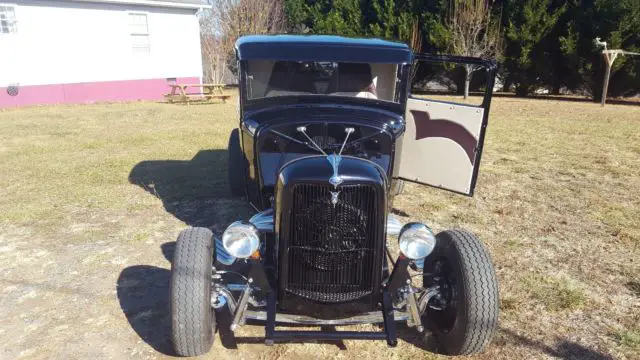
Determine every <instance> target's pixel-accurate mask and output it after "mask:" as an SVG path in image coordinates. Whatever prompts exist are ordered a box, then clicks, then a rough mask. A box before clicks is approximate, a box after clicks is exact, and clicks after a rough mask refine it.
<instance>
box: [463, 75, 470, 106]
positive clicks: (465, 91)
mask: <svg viewBox="0 0 640 360" xmlns="http://www.w3.org/2000/svg"><path fill="white" fill-rule="evenodd" d="M470 82H471V79H469V77H466V78H465V79H464V99H465V100H467V98H468V97H469V83H470Z"/></svg>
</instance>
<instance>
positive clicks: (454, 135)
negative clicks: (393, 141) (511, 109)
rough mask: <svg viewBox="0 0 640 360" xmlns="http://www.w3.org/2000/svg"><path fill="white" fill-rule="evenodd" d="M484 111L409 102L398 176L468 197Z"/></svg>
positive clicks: (466, 106)
mask: <svg viewBox="0 0 640 360" xmlns="http://www.w3.org/2000/svg"><path fill="white" fill-rule="evenodd" d="M483 115H484V109H483V108H481V107H477V106H469V105H461V104H454V103H448V102H440V101H430V100H422V99H414V98H409V99H408V100H407V112H406V114H405V119H406V131H405V134H404V137H403V139H402V153H401V157H400V163H399V170H398V176H399V177H400V178H403V179H406V180H409V181H415V182H418V183H421V184H426V185H431V186H435V187H439V188H443V189H447V190H452V191H456V192H460V193H464V194H471V193H472V192H473V189H472V188H471V185H472V184H471V182H472V178H473V173H474V167H475V166H476V165H477V164H476V159H477V156H476V155H477V150H478V145H479V139H480V133H481V131H482V120H483Z"/></svg>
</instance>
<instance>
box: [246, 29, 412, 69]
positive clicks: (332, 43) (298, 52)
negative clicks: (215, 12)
mask: <svg viewBox="0 0 640 360" xmlns="http://www.w3.org/2000/svg"><path fill="white" fill-rule="evenodd" d="M236 53H237V55H238V58H239V59H240V60H284V61H337V62H365V63H410V62H411V61H412V56H413V53H412V52H411V49H410V48H409V47H408V46H407V45H406V44H403V43H399V42H392V41H386V40H381V39H363V38H349V37H343V36H333V35H249V36H243V37H241V38H240V39H238V41H237V42H236Z"/></svg>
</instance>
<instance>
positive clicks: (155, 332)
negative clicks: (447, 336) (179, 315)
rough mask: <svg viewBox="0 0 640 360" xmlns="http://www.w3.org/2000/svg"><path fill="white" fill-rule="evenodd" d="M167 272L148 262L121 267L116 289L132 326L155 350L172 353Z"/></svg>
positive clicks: (168, 276)
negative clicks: (146, 263) (147, 263)
mask: <svg viewBox="0 0 640 360" xmlns="http://www.w3.org/2000/svg"><path fill="white" fill-rule="evenodd" d="M170 279H171V272H170V271H169V270H167V269H162V268H159V267H155V266H149V265H135V266H130V267H128V268H126V269H124V270H123V271H122V272H121V273H120V276H119V277H118V283H117V293H118V300H119V301H120V307H121V308H122V312H123V313H124V315H125V316H126V318H127V320H128V321H129V324H130V325H131V327H132V328H133V330H134V331H135V332H136V333H137V334H138V336H140V338H141V339H142V340H144V341H145V342H146V343H147V344H149V345H150V346H151V347H152V348H153V349H155V350H156V351H158V352H160V353H163V354H165V355H175V353H174V351H173V346H172V345H171V312H170V309H169V281H170Z"/></svg>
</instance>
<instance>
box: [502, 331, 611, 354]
mask: <svg viewBox="0 0 640 360" xmlns="http://www.w3.org/2000/svg"><path fill="white" fill-rule="evenodd" d="M494 342H496V343H497V344H498V345H501V346H510V345H517V346H524V347H527V348H530V349H531V350H533V351H536V352H542V353H545V354H546V355H549V356H553V357H555V358H558V359H567V360H569V359H571V360H613V359H614V358H613V357H612V356H610V355H607V354H603V353H601V352H599V351H596V350H593V349H589V348H588V347H586V346H584V345H581V344H578V343H576V342H573V341H569V340H566V339H559V340H558V342H557V343H556V346H555V347H551V346H548V345H546V344H544V343H542V342H540V341H536V340H533V339H529V338H526V337H524V336H522V335H518V334H516V333H515V332H514V331H513V330H510V329H505V328H500V329H499V330H498V336H497V339H496V340H495V341H494Z"/></svg>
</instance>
